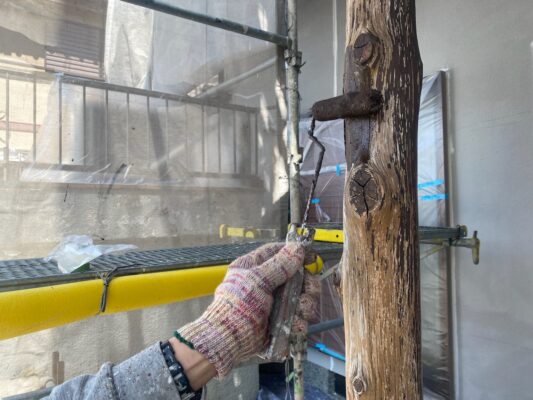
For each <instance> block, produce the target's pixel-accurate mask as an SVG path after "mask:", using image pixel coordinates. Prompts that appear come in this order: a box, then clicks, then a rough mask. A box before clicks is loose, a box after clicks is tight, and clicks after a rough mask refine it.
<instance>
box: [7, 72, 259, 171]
mask: <svg viewBox="0 0 533 400" xmlns="http://www.w3.org/2000/svg"><path fill="white" fill-rule="evenodd" d="M2 78H3V80H4V82H5V101H4V105H5V107H4V110H3V111H4V118H3V121H1V120H0V124H1V125H3V128H4V129H3V130H4V131H5V143H4V146H3V147H4V149H3V150H4V151H3V157H2V158H3V160H2V161H3V162H4V163H5V164H9V163H10V162H21V161H26V162H34V163H45V164H49V165H55V166H59V167H61V166H69V167H72V164H71V163H69V162H65V148H64V141H65V138H64V117H65V116H64V113H65V108H66V106H68V104H67V101H66V100H65V91H66V88H67V87H68V88H76V90H81V97H82V100H81V109H80V110H79V114H78V115H77V118H80V119H81V134H80V135H79V136H78V137H80V138H81V140H83V141H86V140H87V137H88V136H89V135H90V134H91V132H89V127H88V123H87V115H88V109H89V107H91V104H88V101H87V98H88V93H87V92H88V89H90V90H97V91H100V92H101V96H102V99H103V100H102V103H103V104H102V107H103V114H102V116H103V119H104V121H103V140H104V143H103V144H99V145H98V148H99V151H101V152H102V153H103V154H101V157H100V158H99V160H100V163H99V165H94V167H98V168H100V167H102V166H103V165H107V164H108V163H109V162H110V149H109V141H110V138H111V137H110V136H111V135H112V134H113V132H111V127H110V94H115V93H119V94H122V95H123V96H124V97H125V113H126V115H125V121H124V122H125V125H126V129H125V132H126V135H125V138H124V140H125V143H126V149H125V154H113V158H114V159H117V158H119V159H120V158H122V159H123V160H124V162H125V163H126V164H128V163H129V162H130V160H129V154H128V149H129V141H130V130H131V126H130V125H131V121H132V117H137V118H138V117H139V115H138V114H139V110H138V108H137V109H136V110H135V111H133V110H132V109H131V107H130V103H131V99H132V97H133V96H136V97H140V98H143V99H144V100H143V101H144V103H145V108H144V111H143V113H144V117H145V118H146V121H147V123H146V127H145V132H143V133H144V136H145V138H146V141H147V142H146V143H147V148H148V149H150V146H151V144H150V142H151V140H152V139H153V137H152V135H153V132H152V126H151V115H152V114H151V113H152V112H154V111H157V112H158V113H159V112H161V108H163V110H162V115H163V118H162V121H160V122H161V123H160V124H159V127H160V129H161V130H162V131H163V132H162V134H163V137H165V138H166V139H165V144H164V147H165V149H164V151H165V154H164V157H162V158H164V159H165V160H164V161H165V162H166V163H167V164H169V163H170V162H171V161H170V158H171V157H170V152H171V149H170V146H169V142H168V138H169V137H171V136H172V134H173V132H172V129H171V127H170V124H169V119H170V114H171V112H172V111H171V110H170V106H169V105H170V104H179V105H192V106H196V107H198V108H199V109H200V111H201V123H199V124H198V125H199V127H200V129H199V130H200V131H196V132H189V130H188V129H187V130H186V137H185V140H184V142H183V145H184V147H185V148H184V151H183V153H184V154H185V156H186V159H185V160H184V162H183V163H181V165H180V167H181V168H182V169H185V170H186V171H187V172H189V173H192V174H207V173H209V174H211V175H212V174H215V175H216V174H219V175H226V176H227V175H239V176H243V175H244V176H256V175H258V170H259V165H258V164H259V160H258V157H259V150H258V147H259V145H258V142H259V123H258V121H259V110H258V109H257V108H254V107H249V106H243V105H238V104H231V103H227V102H221V101H220V100H218V99H217V100H213V99H212V98H209V97H208V96H198V97H191V96H186V95H177V94H171V93H165V92H160V91H154V90H145V89H139V88H133V87H127V86H121V85H115V84H110V83H106V82H103V81H99V80H92V79H87V78H78V77H73V76H67V75H62V74H48V73H23V72H13V71H5V70H0V80H1V79H2ZM14 81H17V82H28V83H29V84H30V85H31V86H32V91H31V97H32V100H31V104H32V110H31V112H32V116H31V122H30V123H28V122H25V123H18V122H16V121H15V122H14V121H13V120H12V116H11V112H10V111H11V109H12V108H13V105H12V104H13V99H14V98H15V97H17V96H21V94H20V93H16V92H15V91H14V90H13V88H12V86H13V82H14ZM54 82H55V84H56V85H57V96H55V97H56V98H57V105H56V107H57V116H55V117H56V118H57V128H56V129H57V133H56V134H57V151H56V155H55V156H57V158H56V159H55V160H51V159H47V160H45V161H43V160H39V157H38V154H39V142H38V135H39V129H40V126H41V124H39V121H38V120H37V114H38V101H37V99H38V95H39V93H38V92H39V90H42V89H41V88H38V86H39V85H40V84H47V85H50V88H52V84H53V83H54ZM49 90H51V89H49ZM24 96H26V98H25V99H24V101H25V102H27V96H28V93H27V92H25V93H24ZM1 97H2V96H1V93H0V101H1ZM156 101H157V103H158V104H159V105H158V106H156V105H154V103H156ZM93 106H94V105H93ZM1 108H2V105H1V102H0V111H2V110H1ZM48 108H49V111H48V112H50V109H53V108H52V107H51V105H50V104H49V105H48ZM208 108H209V109H212V110H216V114H218V126H217V128H216V129H217V134H216V135H215V136H216V138H217V140H216V147H217V150H216V154H217V156H218V163H216V164H217V165H216V167H215V168H208V148H209V149H210V150H211V152H212V153H214V151H213V145H214V143H212V142H209V143H208V140H207V137H206V118H207V110H208ZM221 112H229V113H232V114H233V118H232V121H233V122H232V127H231V128H230V129H232V130H233V134H232V135H231V144H229V143H227V142H223V139H222V135H221V123H220V116H221ZM134 113H137V115H133V114H134ZM239 114H241V116H244V117H243V118H241V121H243V120H244V121H246V122H247V123H246V124H244V126H245V128H247V129H245V130H247V132H245V133H247V134H248V137H247V138H246V141H247V143H245V145H246V146H245V149H244V150H243V146H242V143H239V137H238V134H237V131H238V126H237V122H236V121H237V115H239ZM158 115H159V114H158ZM49 117H50V116H49ZM24 119H25V120H26V121H28V120H29V119H30V118H28V117H26V116H25V118H24ZM21 126H24V129H25V131H26V132H28V130H29V129H31V133H32V140H31V143H32V145H31V150H29V149H25V150H22V151H19V152H20V153H26V154H27V158H25V157H21V156H19V155H18V154H17V150H16V149H13V147H12V142H13V132H14V131H15V130H14V128H15V129H20V127H21ZM1 129H2V126H0V130H1ZM54 134H55V133H54ZM243 137H244V136H243V135H241V139H242V138H243ZM193 139H194V140H196V141H198V140H199V141H200V146H201V151H200V152H198V154H197V153H194V154H192V153H191V142H192V141H193ZM223 144H224V145H227V146H232V147H233V151H232V152H231V153H232V154H225V153H224V152H223V151H222V146H223ZM1 145H2V143H1V142H0V146H1ZM248 146H249V148H248ZM239 148H240V149H241V150H240V151H239ZM226 153H230V152H229V151H226ZM245 153H246V154H245ZM191 154H192V155H193V156H194V157H199V158H201V161H200V162H199V164H200V167H199V168H197V169H196V170H195V169H192V170H191V167H190V165H191V163H190V155H191ZM244 156H246V158H247V161H248V162H247V163H244V164H247V165H244V164H243V162H241V163H240V164H239V158H242V159H244ZM223 157H227V158H229V159H231V158H232V159H233V168H231V167H230V168H225V169H224V168H223V167H222V158H223ZM54 158H55V157H54ZM84 158H87V155H86V154H84ZM148 159H149V157H148ZM241 161H242V160H241ZM226 164H228V163H227V162H226ZM82 165H83V166H87V163H86V162H85V161H84V162H83V163H82Z"/></svg>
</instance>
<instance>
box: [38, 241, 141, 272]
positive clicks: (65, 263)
mask: <svg viewBox="0 0 533 400" xmlns="http://www.w3.org/2000/svg"><path fill="white" fill-rule="evenodd" d="M136 248H137V246H134V245H132V244H113V245H101V244H98V245H95V244H93V240H92V239H91V237H90V236H87V235H69V236H65V237H64V238H63V240H62V241H61V243H59V244H58V245H57V246H56V247H55V248H54V250H52V252H51V253H50V254H49V255H48V257H46V258H45V260H46V261H50V260H54V261H55V262H56V263H57V266H58V267H59V269H60V270H61V272H63V273H64V274H68V273H70V272H76V271H79V270H80V269H81V268H80V267H83V266H85V265H86V264H87V263H88V262H89V261H91V260H94V259H95V258H96V257H99V256H101V255H102V254H108V253H112V252H115V251H124V250H132V249H136Z"/></svg>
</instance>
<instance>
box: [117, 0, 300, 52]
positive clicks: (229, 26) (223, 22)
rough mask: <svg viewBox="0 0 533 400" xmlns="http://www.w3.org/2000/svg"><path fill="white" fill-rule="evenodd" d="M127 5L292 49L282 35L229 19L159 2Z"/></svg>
mask: <svg viewBox="0 0 533 400" xmlns="http://www.w3.org/2000/svg"><path fill="white" fill-rule="evenodd" d="M122 1H124V2H126V3H131V4H135V5H137V6H141V7H145V8H149V9H151V10H154V11H160V12H163V13H165V14H170V15H174V16H176V17H181V18H185V19H188V20H191V21H195V22H199V23H201V24H205V25H209V26H214V27H216V28H220V29H224V30H226V31H230V32H235V33H239V34H241V35H245V36H250V37H253V38H256V39H259V40H264V41H266V42H271V43H274V44H276V45H278V46H281V47H283V48H289V47H290V40H289V38H288V37H287V36H284V35H280V34H277V33H273V32H268V31H264V30H262V29H258V28H254V27H252V26H248V25H244V24H241V23H238V22H235V21H230V20H228V19H224V18H220V17H213V16H211V15H206V14H201V13H197V12H194V11H190V10H187V9H185V8H181V7H177V6H174V5H170V4H168V3H165V2H163V1H159V0H122Z"/></svg>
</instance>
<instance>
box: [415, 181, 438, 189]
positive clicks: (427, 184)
mask: <svg viewBox="0 0 533 400" xmlns="http://www.w3.org/2000/svg"><path fill="white" fill-rule="evenodd" d="M439 185H444V179H435V180H434V181H428V182H422V183H419V184H418V188H419V189H423V188H427V187H432V186H439Z"/></svg>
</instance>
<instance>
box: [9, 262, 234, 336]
mask: <svg viewBox="0 0 533 400" xmlns="http://www.w3.org/2000/svg"><path fill="white" fill-rule="evenodd" d="M227 267H228V266H227V265H219V266H212V267H202V268H192V269H181V270H174V271H168V272H167V271H165V272H154V273H147V274H140V275H129V276H120V277H116V278H114V279H113V280H111V282H110V284H109V288H108V292H107V301H106V309H105V312H104V313H102V314H114V313H118V312H123V311H131V310H137V309H141V308H146V307H152V306H157V305H161V304H169V303H174V302H178V301H184V300H189V299H193V298H197V297H202V296H207V295H210V294H213V292H214V291H215V288H216V287H217V286H218V285H219V283H220V282H222V279H223V278H224V275H225V273H226V269H227ZM102 290H103V282H102V280H99V279H95V280H89V281H82V282H76V283H66V284H61V285H54V286H46V287H40V288H34V289H24V290H16V291H9V292H0V340H3V339H8V338H11V337H15V336H20V335H24V334H27V333H31V332H36V331H39V330H42V329H48V328H53V327H56V326H60V325H64V324H68V323H71V322H75V321H79V320H82V319H85V318H89V317H93V316H96V315H98V314H100V312H99V307H100V300H101V296H102Z"/></svg>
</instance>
